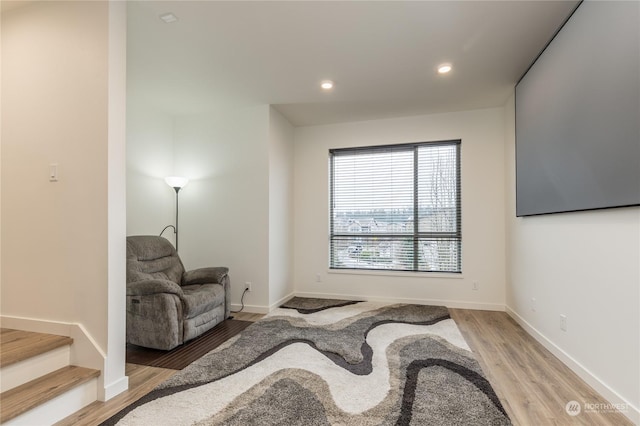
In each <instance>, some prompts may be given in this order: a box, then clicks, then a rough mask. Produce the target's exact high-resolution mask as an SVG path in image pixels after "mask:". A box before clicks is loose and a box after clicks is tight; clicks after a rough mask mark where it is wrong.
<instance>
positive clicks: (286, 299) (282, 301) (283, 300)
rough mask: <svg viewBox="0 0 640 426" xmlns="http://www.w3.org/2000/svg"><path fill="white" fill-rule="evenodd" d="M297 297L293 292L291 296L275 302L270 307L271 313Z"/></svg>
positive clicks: (288, 295)
mask: <svg viewBox="0 0 640 426" xmlns="http://www.w3.org/2000/svg"><path fill="white" fill-rule="evenodd" d="M294 295H295V293H293V292H291V293H289V294H287V295H286V296H284V297H283V298H282V299H280V300H278V301H276V302H273V303H272V304H271V305H269V312H271V311H273V310H274V309H276V308H278V307H280V306H281V305H283V304H284V303H285V302H286V301H288V300H289V299H291V298H292V297H293V296H294Z"/></svg>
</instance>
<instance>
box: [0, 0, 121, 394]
mask: <svg viewBox="0 0 640 426" xmlns="http://www.w3.org/2000/svg"><path fill="white" fill-rule="evenodd" d="M123 13H124V10H120V11H119V12H118V11H116V10H114V11H113V14H112V15H111V19H112V21H110V9H109V4H108V3H107V2H34V3H29V4H27V5H26V6H24V7H21V8H17V9H13V10H11V11H9V12H7V13H4V14H3V15H2V59H3V60H2V88H3V90H2V111H3V122H2V179H1V181H2V238H1V240H2V243H1V244H2V265H3V268H2V290H1V291H2V302H1V310H2V315H3V316H8V317H19V318H25V319H29V320H43V321H53V322H57V323H71V324H80V325H81V326H82V327H83V328H84V329H85V330H87V332H88V334H89V335H90V336H91V338H92V339H93V341H94V342H95V344H96V345H97V348H96V349H97V350H99V351H102V352H103V353H105V354H106V355H107V360H106V364H105V371H103V373H105V374H103V376H102V380H104V381H105V386H111V385H112V384H114V383H115V382H119V383H120V384H124V386H125V387H126V380H123V377H122V374H123V372H124V368H123V367H124V365H123V363H122V365H119V364H118V360H123V353H122V351H123V349H122V348H123V347H124V333H123V331H124V328H120V332H119V331H118V328H115V329H114V332H113V333H110V331H109V327H108V321H109V314H113V312H114V311H117V310H118V308H117V306H115V305H113V306H111V305H110V304H111V303H120V309H121V310H122V312H124V310H123V309H124V308H123V307H124V302H123V301H120V302H118V301H116V300H115V299H114V297H115V296H117V295H118V294H122V289H118V288H115V287H114V288H110V285H121V284H122V283H117V282H116V281H117V278H118V277H119V276H121V275H122V274H123V273H124V259H117V258H115V257H113V255H114V254H117V253H118V252H120V251H121V249H122V247H123V245H124V227H123V225H124V224H123V223H121V222H123V220H122V221H120V219H119V215H120V213H122V212H121V210H123V209H124V202H123V200H124V198H123V197H124V195H123V194H124V187H120V185H121V184H123V183H124V173H125V170H124V166H123V164H122V163H120V162H119V160H118V159H119V158H121V157H120V155H121V154H122V153H123V150H124V148H123V147H124V138H123V137H122V134H120V133H119V129H123V126H124V123H122V119H123V112H124V98H123V97H122V96H121V95H122V94H123V93H124V80H123V76H124V73H123V67H124V60H125V57H126V56H125V51H124V50H123V49H124V45H123V44H122V43H121V42H122V40H123V39H122V36H123V35H122V34H116V33H118V32H121V31H124V28H123V26H122V24H123V21H124V17H125V16H124V15H123ZM110 37H111V38H110ZM118 37H120V39H119V38H118ZM110 42H111V46H110ZM110 47H111V49H110ZM110 61H113V64H112V66H110V64H109V62H110ZM110 111H111V113H112V115H111V116H109V112H110ZM110 132H113V133H112V134H110ZM109 159H113V160H114V163H113V164H111V165H110V164H109ZM116 160H117V161H116ZM50 163H57V164H58V165H59V181H58V182H49V178H48V173H49V164H50ZM121 197H122V198H121ZM108 200H113V201H114V202H115V201H118V200H119V201H118V203H117V204H114V205H113V206H112V207H113V208H112V209H108V205H107V203H108ZM112 214H113V218H111V216H110V215H112ZM110 219H113V220H110ZM120 226H122V229H121V230H119V229H120ZM110 255H111V256H112V257H111V258H109V256H110ZM123 315H124V314H123ZM119 324H120V325H121V324H122V322H121V320H120V323H119ZM112 353H113V354H114V358H113V359H114V360H115V363H113V364H111V363H110V362H109V361H110V359H109V355H110V354H112ZM106 370H108V371H106ZM116 387H117V386H116Z"/></svg>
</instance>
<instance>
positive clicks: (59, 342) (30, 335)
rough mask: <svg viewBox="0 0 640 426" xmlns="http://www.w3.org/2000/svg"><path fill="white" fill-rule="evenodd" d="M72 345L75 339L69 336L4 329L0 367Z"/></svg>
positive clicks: (0, 339)
mask: <svg viewBox="0 0 640 426" xmlns="http://www.w3.org/2000/svg"><path fill="white" fill-rule="evenodd" d="M72 343H73V339H72V338H71V337H67V336H57V335H54V334H45V333H34V332H31V331H22V330H13V329H10V328H2V329H0V367H6V366H7V365H11V364H14V363H16V362H20V361H24V360H25V359H29V358H31V357H34V356H36V355H40V354H43V353H45V352H49V351H51V350H53V349H57V348H59V347H61V346H65V345H71V344H72Z"/></svg>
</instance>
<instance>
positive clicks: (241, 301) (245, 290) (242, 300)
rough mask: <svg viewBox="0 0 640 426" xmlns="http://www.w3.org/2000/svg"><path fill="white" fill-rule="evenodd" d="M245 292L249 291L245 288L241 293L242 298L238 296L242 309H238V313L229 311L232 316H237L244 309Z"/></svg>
mask: <svg viewBox="0 0 640 426" xmlns="http://www.w3.org/2000/svg"><path fill="white" fill-rule="evenodd" d="M247 291H249V289H248V288H245V289H244V291H243V292H242V296H240V303H241V304H242V307H241V308H240V310H239V311H231V313H232V314H239V313H240V312H242V310H243V309H244V295H245V293H246V292H247Z"/></svg>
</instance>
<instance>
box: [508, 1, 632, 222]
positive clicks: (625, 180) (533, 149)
mask: <svg viewBox="0 0 640 426" xmlns="http://www.w3.org/2000/svg"><path fill="white" fill-rule="evenodd" d="M639 21H640V2H635V1H630V2H625V1H620V2H618V1H607V2H599V1H585V2H582V3H581V4H580V6H578V8H577V9H576V10H575V12H574V13H573V15H572V16H571V17H570V18H569V19H568V20H567V22H566V23H565V25H564V26H563V27H562V29H561V30H560V31H559V32H558V33H557V34H556V36H555V37H554V39H553V40H552V41H551V42H550V43H549V45H548V46H547V47H546V48H545V50H544V51H543V52H542V53H541V54H540V56H539V57H538V58H537V59H536V61H535V62H534V63H533V65H532V66H531V67H530V68H529V70H528V71H527V72H526V73H525V75H524V76H523V77H522V78H521V80H520V81H519V82H518V84H517V86H516V214H517V216H529V215H538V214H547V213H559V212H570V211H579V210H592V209H602V208H612V207H623V206H634V205H640V124H639V123H640V25H639Z"/></svg>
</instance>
